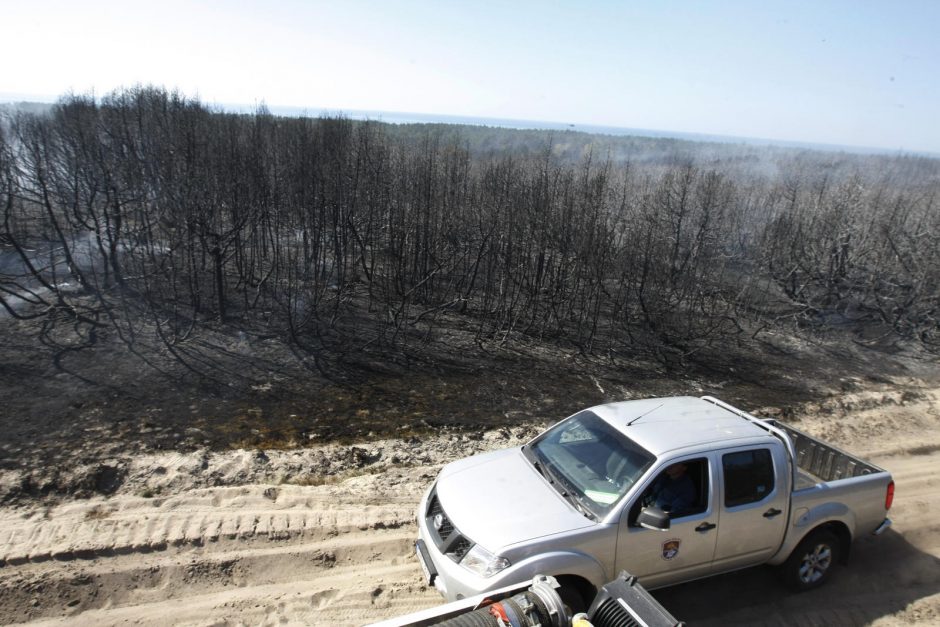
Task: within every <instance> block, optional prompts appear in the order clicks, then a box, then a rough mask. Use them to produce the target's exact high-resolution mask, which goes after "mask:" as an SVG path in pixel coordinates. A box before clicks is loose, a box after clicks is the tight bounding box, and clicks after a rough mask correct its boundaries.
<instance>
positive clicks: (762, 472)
mask: <svg viewBox="0 0 940 627" xmlns="http://www.w3.org/2000/svg"><path fill="white" fill-rule="evenodd" d="M718 466H719V473H720V477H721V478H720V485H721V491H720V497H719V501H720V502H719V504H718V505H719V507H720V510H721V515H720V519H721V524H720V525H719V526H718V543H717V546H716V547H715V561H714V566H713V570H714V571H716V572H721V571H725V570H731V569H734V568H742V567H744V566H750V565H753V564H760V563H763V562H765V561H767V560H768V559H770V557H771V556H772V555H773V554H774V553H776V552H777V549H779V548H780V543H781V541H782V540H783V536H784V533H785V532H786V524H787V507H788V500H789V481H788V480H787V476H786V472H787V467H788V466H787V462H786V459H785V457H784V456H783V451H782V450H780V448H779V447H771V446H756V447H746V448H739V449H731V450H726V451H722V452H721V453H720V455H719V459H718Z"/></svg>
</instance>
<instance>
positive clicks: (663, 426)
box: [591, 396, 770, 457]
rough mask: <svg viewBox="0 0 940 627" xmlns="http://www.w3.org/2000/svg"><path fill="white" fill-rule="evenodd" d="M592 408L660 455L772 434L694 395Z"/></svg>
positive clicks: (637, 441)
mask: <svg viewBox="0 0 940 627" xmlns="http://www.w3.org/2000/svg"><path fill="white" fill-rule="evenodd" d="M591 411H592V412H594V413H595V414H597V415H598V416H600V417H601V418H603V419H604V420H606V421H607V422H608V423H610V424H611V425H612V426H614V427H615V428H616V429H617V430H618V431H620V432H621V433H623V434H624V435H626V436H627V437H629V438H630V439H631V440H633V441H634V442H636V443H637V444H639V445H640V446H642V447H643V448H645V449H646V450H647V451H649V452H650V453H653V454H654V455H656V456H657V457H658V456H660V455H662V454H663V453H665V452H667V451H673V450H676V449H680V448H685V447H688V446H695V445H702V444H709V443H714V442H728V441H730V440H741V439H747V438H755V437H762V436H763V437H770V436H769V433H768V432H767V431H765V430H764V429H762V428H760V427H759V426H757V425H756V424H754V423H753V422H751V421H750V420H747V419H746V418H743V417H741V416H739V415H738V414H735V413H734V412H732V411H729V410H727V409H725V408H723V407H721V406H719V405H716V404H714V403H711V402H709V401H706V400H703V399H701V398H696V397H694V396H673V397H669V398H650V399H644V400H638V401H622V402H619V403H608V404H606V405H597V406H596V407H592V408H591ZM631 423H632V424H631Z"/></svg>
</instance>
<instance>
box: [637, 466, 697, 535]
mask: <svg viewBox="0 0 940 627" xmlns="http://www.w3.org/2000/svg"><path fill="white" fill-rule="evenodd" d="M709 490H710V488H709V481H708V460H706V459H692V460H687V461H682V462H679V463H676V464H672V465H670V466H669V467H668V468H665V469H664V470H663V471H662V472H660V473H659V475H658V476H657V477H656V479H654V480H653V483H652V484H650V487H648V488H647V489H646V490H645V491H644V492H643V496H642V497H640V500H639V501H638V502H637V504H636V505H635V506H634V510H635V511H633V512H631V518H632V519H634V520H635V519H636V516H637V515H638V514H639V513H640V507H639V506H643V507H648V506H651V505H653V506H656V507H658V508H660V509H661V510H663V511H664V512H666V513H668V514H669V517H670V518H680V517H682V516H691V515H693V514H700V513H702V512H704V511H705V510H706V509H708V494H709Z"/></svg>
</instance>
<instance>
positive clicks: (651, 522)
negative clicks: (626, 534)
mask: <svg viewBox="0 0 940 627" xmlns="http://www.w3.org/2000/svg"><path fill="white" fill-rule="evenodd" d="M636 524H637V525H638V526H640V527H643V528H644V529H652V530H653V531H666V530H668V529H669V524H670V521H669V514H667V513H666V512H664V511H663V510H661V509H659V508H658V507H644V508H643V509H642V510H641V511H640V515H639V516H637V518H636Z"/></svg>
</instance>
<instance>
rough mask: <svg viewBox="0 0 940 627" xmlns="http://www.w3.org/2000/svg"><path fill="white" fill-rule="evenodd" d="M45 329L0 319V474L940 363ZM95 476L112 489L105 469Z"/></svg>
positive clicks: (468, 337) (823, 345) (754, 350)
mask: <svg viewBox="0 0 940 627" xmlns="http://www.w3.org/2000/svg"><path fill="white" fill-rule="evenodd" d="M38 332H39V326H38V323H34V322H24V321H16V320H11V319H9V318H7V319H2V320H0V432H2V434H3V435H2V438H0V469H2V468H6V469H15V468H24V467H25V468H30V467H37V466H38V467H46V468H48V467H62V468H67V467H70V466H72V465H74V464H88V463H94V462H95V461H97V460H102V459H106V458H108V457H113V456H114V455H117V454H120V455H133V454H135V453H140V452H147V451H151V452H152V451H159V450H179V451H185V450H193V449H196V448H208V449H210V450H225V449H233V448H250V449H251V448H255V449H272V448H295V447H303V446H305V445H306V444H309V443H321V442H326V441H340V442H342V441H362V440H368V439H370V438H378V437H385V436H389V435H392V436H409V435H420V434H423V433H428V432H439V431H441V430H474V429H480V428H487V427H494V426H505V425H514V424H517V423H523V422H532V421H541V422H546V421H554V420H556V419H560V418H563V417H565V416H567V415H569V414H571V413H573V412H574V411H576V410H578V409H580V408H582V407H586V406H590V405H594V404H598V403H602V402H609V401H615V400H625V399H628V398H642V397H650V396H667V395H676V394H691V395H702V394H712V395H715V396H719V397H721V398H722V399H724V400H727V401H729V402H732V403H734V404H737V405H739V406H741V407H744V408H748V409H755V408H760V407H774V408H778V409H779V410H781V411H782V412H783V414H784V415H786V413H787V411H788V410H789V409H791V408H796V407H797V406H798V405H800V404H802V403H805V402H808V401H813V400H819V399H822V398H825V397H827V396H828V395H831V394H835V393H840V392H846V391H851V390H852V389H854V388H855V387H858V386H862V385H868V384H870V383H873V382H874V383H878V382H884V381H886V380H888V379H890V380H892V381H893V382H897V381H898V380H902V381H903V380H904V378H905V377H914V378H921V379H933V378H935V376H936V373H937V368H936V361H935V359H934V358H931V357H929V356H925V355H924V354H922V353H919V352H918V351H917V350H916V349H912V348H907V349H901V348H899V347H898V346H896V345H891V346H884V347H881V348H872V347H865V346H863V345H861V344H859V343H858V342H856V341H854V340H853V338H851V337H848V336H846V335H844V334H842V335H830V336H820V335H806V334H804V335H802V336H797V335H795V334H782V333H776V334H771V333H763V334H762V335H761V336H760V339H759V341H754V340H750V339H747V340H741V341H736V342H732V343H729V344H727V345H722V346H721V347H720V348H716V349H713V350H711V351H704V352H702V353H699V354H698V355H696V356H695V358H694V360H687V361H686V362H685V363H684V364H683V365H682V366H681V367H677V366H675V365H673V367H671V368H667V367H665V366H664V365H663V363H662V362H661V361H658V360H655V359H652V358H650V357H642V356H641V357H637V358H633V359H629V360H628V359H625V358H623V357H618V358H616V359H614V358H609V357H603V356H596V355H584V354H582V353H580V352H579V351H578V350H576V349H574V348H568V347H564V346H558V345H553V344H549V343H535V342H532V341H526V340H525V339H524V338H516V339H515V340H514V341H513V342H512V343H511V344H507V345H504V346H498V345H492V344H489V345H480V344H478V343H477V342H476V341H475V340H474V339H473V336H472V334H471V333H469V332H467V331H465V330H464V329H462V328H461V322H460V321H459V320H456V321H451V324H450V327H442V328H441V329H440V330H439V331H437V332H436V336H435V338H434V340H435V341H434V342H432V343H429V344H419V343H415V344H412V346H411V348H409V349H408V350H407V351H405V352H404V353H399V354H394V355H388V354H385V355H380V354H374V353H365V352H362V353H358V354H356V355H353V356H352V357H347V358H345V359H336V358H326V357H323V356H322V355H320V356H314V355H312V354H310V353H302V352H300V351H298V350H297V349H296V348H293V347H291V346H288V345H286V344H285V343H284V342H283V341H281V340H279V339H277V338H275V337H272V336H270V335H265V334H264V333H263V332H259V333H255V334H250V333H246V332H244V331H242V330H236V329H234V328H228V327H224V326H218V327H216V328H215V329H212V330H209V331H202V332H201V334H200V335H199V336H196V337H192V338H190V339H189V340H188V341H187V342H185V343H182V344H179V345H177V346H176V347H175V348H174V351H175V352H176V355H173V354H171V352H170V351H168V350H167V349H166V348H165V347H162V346H160V345H156V344H153V343H148V342H146V341H144V340H143V339H142V338H144V337H145V335H146V334H141V335H139V336H138V339H137V341H136V342H135V343H134V345H133V348H134V350H133V351H131V350H129V349H128V347H127V345H126V344H124V343H122V342H121V341H119V339H118V338H117V337H116V336H114V335H107V334H105V333H103V332H99V333H98V335H97V336H95V337H94V338H92V339H93V342H91V343H90V344H89V343H88V342H82V341H80V336H82V333H77V332H76V331H75V329H73V328H72V327H69V326H68V325H59V326H58V327H56V328H54V329H52V331H51V332H50V333H49V334H48V337H50V338H52V339H54V341H53V342H50V341H48V339H47V340H46V341H44V342H41V341H39V339H37V338H38ZM85 338H86V339H87V336H85ZM178 357H184V360H180V359H179V358H178ZM184 361H185V363H184ZM99 479H100V480H101V481H102V482H103V484H104V488H103V489H106V487H107V483H108V481H107V477H104V478H103V479H101V478H96V479H95V481H96V482H98V481H99ZM57 489H58V488H57V487H56V486H55V485H54V482H53V483H52V484H49V485H46V486H23V491H24V492H31V493H36V492H39V493H45V492H48V491H50V490H51V491H55V490H57Z"/></svg>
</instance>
